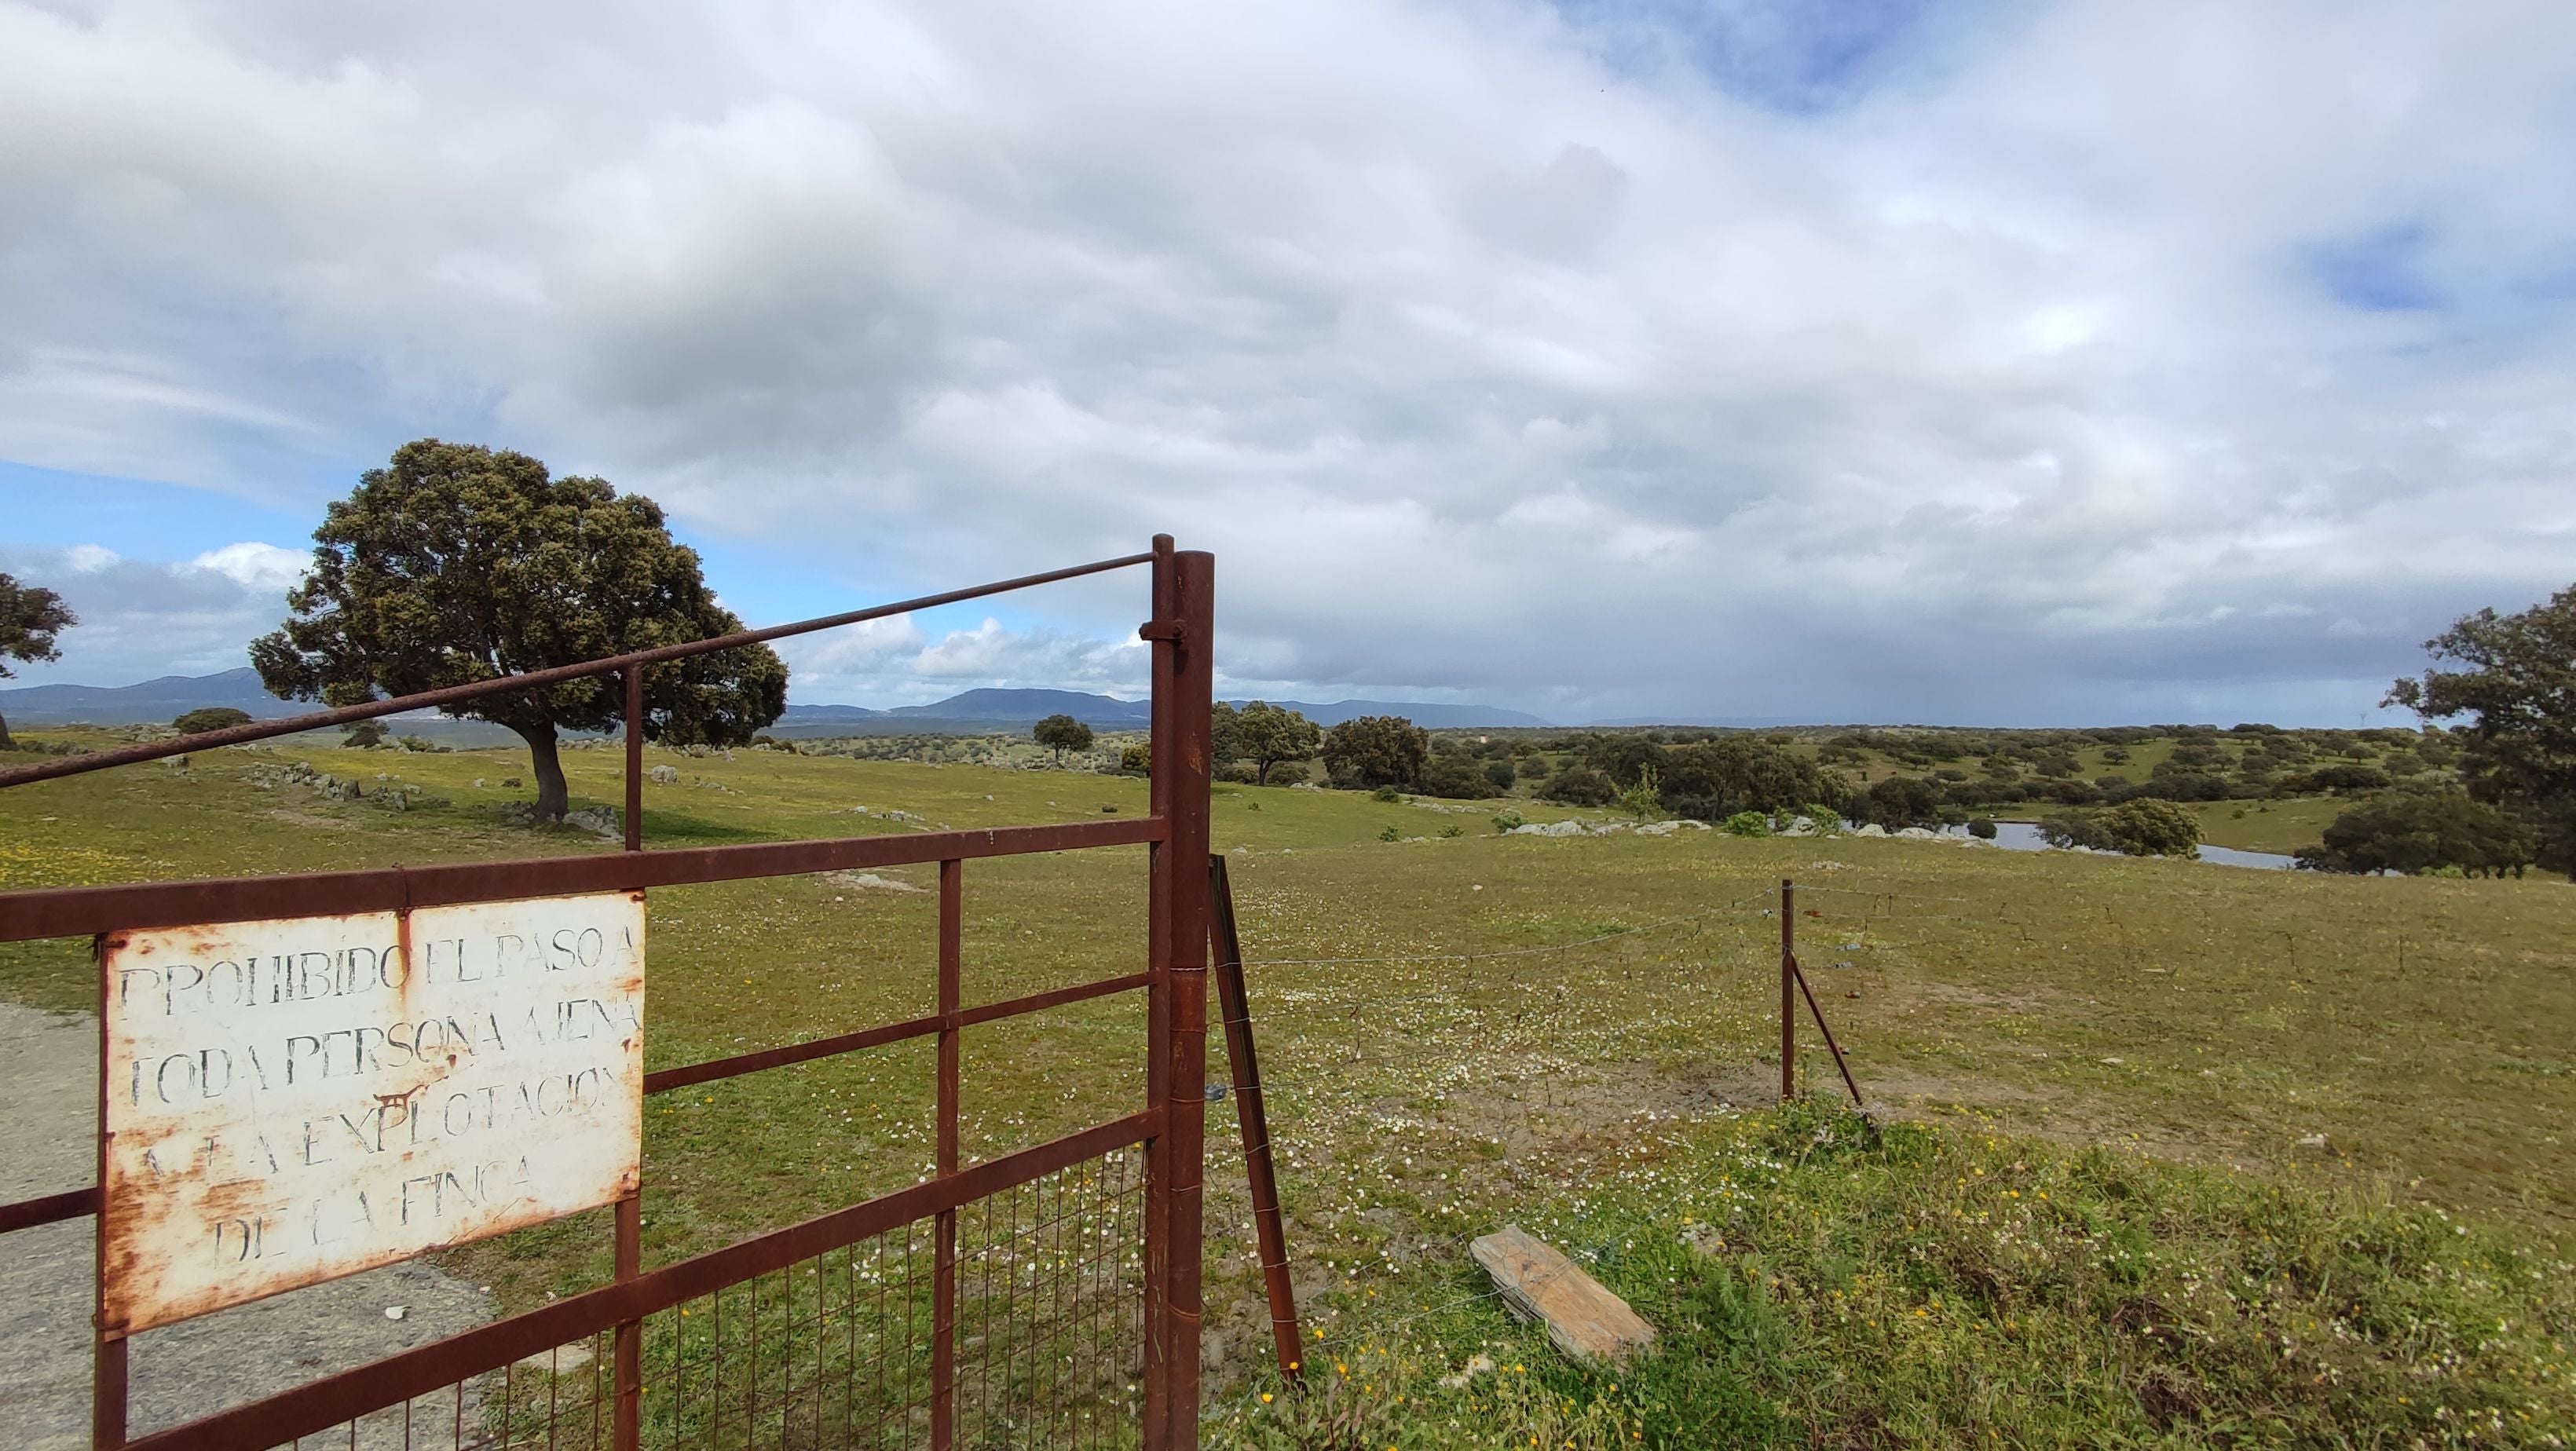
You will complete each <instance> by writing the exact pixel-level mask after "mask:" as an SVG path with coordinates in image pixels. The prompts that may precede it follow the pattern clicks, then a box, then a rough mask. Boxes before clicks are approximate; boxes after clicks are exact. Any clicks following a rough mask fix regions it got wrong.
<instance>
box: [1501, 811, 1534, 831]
mask: <svg viewBox="0 0 2576 1451" xmlns="http://www.w3.org/2000/svg"><path fill="white" fill-rule="evenodd" d="M1527 825H1529V818H1528V817H1526V816H1523V815H1521V814H1520V813H1519V812H1517V811H1497V812H1495V813H1494V830H1496V831H1511V830H1513V829H1515V828H1518V827H1523V826H1527Z"/></svg>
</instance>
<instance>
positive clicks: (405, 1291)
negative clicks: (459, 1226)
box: [0, 1003, 492, 1451]
mask: <svg viewBox="0 0 2576 1451" xmlns="http://www.w3.org/2000/svg"><path fill="white" fill-rule="evenodd" d="M0 1065H5V1071H0V1201H10V1200H18V1199H24V1198H28V1197H30V1196H32V1195H37V1194H49V1193H54V1192H57V1191H60V1190H64V1189H77V1188H79V1187H81V1186H82V1185H84V1184H88V1183H90V1182H92V1181H93V1179H94V1178H95V1177H96V1162H95V1161H96V1154H97V1148H96V1144H97V1134H96V1119H97V1107H96V1104H97V1094H98V1086H97V1085H98V1024H97V1020H96V1019H94V1018H91V1017H89V1016H86V1015H83V1016H79V1017H63V1016H58V1015H56V1014H52V1013H47V1012H43V1011H41V1010H38V1009H35V1008H26V1007H20V1006H18V1005H17V1004H14V1003H0ZM94 1259H95V1255H94V1251H93V1250H92V1247H91V1239H90V1223H89V1221H88V1220H86V1219H80V1220H73V1221H70V1222H67V1223H62V1224H49V1225H45V1226H43V1227H42V1228H39V1229H30V1230H24V1231H21V1232H19V1233H17V1234H12V1235H7V1236H0V1445H6V1446H8V1447H11V1448H18V1451H83V1448H86V1447H87V1446H88V1445H89V1389H90V1386H89V1382H90V1329H89V1326H90V1312H91V1309H92V1306H93V1299H92V1292H91V1275H92V1266H93V1263H94ZM395 1305H399V1306H402V1307H403V1318H402V1319H401V1320H398V1321H397V1320H389V1319H387V1318H386V1317H385V1311H386V1309H387V1308H388V1307H390V1306H395ZM491 1315H492V1307H491V1303H490V1299H489V1297H487V1296H485V1295H483V1294H481V1293H479V1292H478V1291H477V1290H476V1289H475V1287H474V1286H472V1285H469V1284H466V1283H464V1282H463V1281H461V1280H458V1279H456V1278H454V1277H453V1276H451V1275H448V1274H445V1273H443V1272H441V1271H440V1270H438V1269H436V1268H434V1267H433V1266H430V1265H428V1264H425V1263H418V1262H415V1263H412V1264H408V1265H395V1266H391V1267H389V1268H386V1269H381V1270H370V1271H368V1272H367V1273H365V1274H362V1275H352V1276H350V1277H349V1278H347V1279H345V1280H337V1281H333V1282H332V1283H330V1284H325V1285H315V1286H312V1287H310V1288H308V1289H302V1290H297V1291H294V1292H292V1293H289V1294H285V1295H280V1296H278V1297H276V1298H274V1299H271V1300H264V1301H261V1302H259V1303H257V1304H252V1305H241V1306H237V1307H235V1308H233V1309H230V1310H226V1311H222V1312H220V1313H218V1314H214V1315H209V1316H206V1317H204V1318H203V1319H199V1320H192V1321H189V1322H188V1323H186V1324H184V1325H173V1326H169V1327H167V1328H164V1329H160V1330H152V1331H146V1332H145V1333H144V1334H142V1335H139V1336H137V1337H135V1340H134V1346H133V1350H132V1361H131V1374H132V1377H133V1383H132V1393H131V1397H130V1402H129V1404H130V1406H131V1411H130V1413H129V1414H130V1423H129V1426H128V1430H129V1431H130V1433H131V1434H134V1435H138V1436H139V1435H142V1434H144V1433H145V1432H148V1431H154V1430H159V1429H160V1428H162V1427H165V1426H170V1425H174V1424H177V1423H178V1422H180V1421H184V1420H189V1419H192V1418H194V1417H197V1416H202V1415H205V1414H207V1413H208V1412H210V1411H215V1410H220V1409H222V1408H223V1407H225V1406H229V1405H236V1404H239V1403H240V1402H243V1401H247V1400H253V1399H256V1398H257V1397H260V1396H264V1395H268V1394H271V1393H273V1392H276V1391H281V1390H284V1389H286V1388H288V1387H289V1386H294V1385H298V1384H301V1383H303V1382H305V1381H308V1380H311V1379H313V1378H314V1377H316V1376H320V1375H327V1374H329V1373H331V1372H333V1371H338V1370H345V1369H347V1368H349V1367H350V1366H353V1365H358V1364H361V1363H363V1362H366V1361H369V1360H373V1359H375V1358H377V1357H379V1356H383V1355H387V1354H390V1353H392V1352H394V1351H397V1350H402V1349H407V1348H409V1347H411V1346H414V1345H419V1344H422V1343H424V1342H426V1341H430V1340H434V1339H437V1338H439V1337H440V1336H444V1335H452V1334H454V1333H455V1332H457V1331H459V1330H463V1329H465V1328H467V1327H469V1326H472V1325H476V1324H479V1323H481V1322H482V1321H484V1320H486V1319H489V1318H490V1317H491ZM465 1409H466V1419H467V1423H468V1425H469V1426H471V1425H473V1424H474V1422H475V1417H474V1402H473V1401H472V1400H471V1399H469V1400H468V1402H467V1406H466V1408H465ZM456 1410H457V1408H456V1406H455V1404H454V1402H453V1401H452V1400H442V1401H440V1402H439V1403H438V1404H437V1406H436V1407H435V1408H430V1407H427V1406H426V1405H425V1406H424V1407H423V1409H422V1410H421V1413H420V1414H421V1415H422V1416H423V1417H424V1420H423V1422H422V1424H423V1427H424V1428H426V1427H427V1426H428V1424H429V1422H430V1421H432V1420H435V1421H437V1422H439V1423H440V1424H439V1425H438V1428H437V1429H438V1430H439V1431H440V1432H442V1433H443V1432H445V1431H446V1430H447V1429H448V1427H449V1425H450V1424H452V1418H453V1417H454V1415H455V1414H456ZM380 1439H382V1440H386V1441H388V1442H390V1443H391V1444H396V1445H399V1444H401V1443H402V1438H401V1428H400V1426H399V1424H398V1423H397V1424H394V1425H390V1426H387V1427H383V1428H378V1427H375V1426H372V1425H371V1426H369V1427H367V1428H366V1433H364V1434H362V1435H361V1436H360V1438H359V1443H360V1444H361V1445H366V1444H370V1443H373V1442H376V1441H378V1440H380ZM446 1439H447V1437H446V1436H445V1435H444V1434H441V1435H437V1436H432V1437H426V1438H424V1439H423V1440H421V1442H420V1443H419V1444H422V1445H437V1444H441V1443H443V1442H444V1441H445V1440H446Z"/></svg>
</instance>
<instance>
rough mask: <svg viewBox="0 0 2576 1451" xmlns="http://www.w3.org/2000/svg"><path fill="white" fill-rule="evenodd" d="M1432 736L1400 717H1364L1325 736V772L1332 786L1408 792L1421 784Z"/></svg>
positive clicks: (1328, 732)
mask: <svg viewBox="0 0 2576 1451" xmlns="http://www.w3.org/2000/svg"><path fill="white" fill-rule="evenodd" d="M1430 754H1431V733H1430V732H1429V731H1426V730H1424V729H1423V728H1422V727H1420V726H1417V725H1415V724H1414V723H1413V722H1411V721H1409V720H1406V719H1405V718H1404V717H1402V716H1400V715H1363V716H1357V717H1354V718H1352V719H1350V720H1346V721H1344V722H1342V723H1341V724H1340V725H1337V726H1335V727H1333V728H1332V729H1331V730H1329V731H1326V732H1325V733H1324V744H1323V755H1324V766H1325V769H1327V770H1329V771H1331V772H1332V773H1333V783H1334V784H1335V785H1343V786H1359V787H1362V788H1370V787H1377V786H1396V787H1401V788H1403V789H1405V790H1411V789H1413V788H1414V787H1416V786H1419V785H1420V784H1422V767H1423V764H1424V762H1425V761H1426V760H1427V759H1428V758H1429V756H1430Z"/></svg>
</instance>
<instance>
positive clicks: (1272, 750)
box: [1228, 700, 1324, 786]
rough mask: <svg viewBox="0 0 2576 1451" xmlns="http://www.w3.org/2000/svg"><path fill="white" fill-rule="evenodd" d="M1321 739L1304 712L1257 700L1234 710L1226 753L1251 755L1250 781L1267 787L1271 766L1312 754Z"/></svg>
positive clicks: (1318, 746) (1319, 732) (1300, 759)
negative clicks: (1227, 751)
mask: <svg viewBox="0 0 2576 1451" xmlns="http://www.w3.org/2000/svg"><path fill="white" fill-rule="evenodd" d="M1323 739H1324V733H1323V731H1322V730H1321V729H1320V728H1318V727H1317V726H1316V724H1315V723H1314V722H1313V721H1310V720H1308V719H1306V717H1305V716H1304V715H1302V714H1300V713H1298V712H1297V711H1293V710H1289V709H1286V708H1285V707H1282V706H1276V705H1272V704H1271V703H1270V702H1268V701H1266V700H1256V701H1252V702H1250V703H1248V704H1246V705H1245V706H1244V707H1243V709H1242V710H1241V711H1238V712H1234V721H1233V727H1232V731H1231V745H1232V747H1233V749H1232V750H1231V751H1230V752H1229V753H1228V754H1229V755H1231V756H1243V757H1248V758H1250V760H1251V761H1252V768H1253V774H1252V779H1253V781H1254V782H1255V783H1256V784H1259V785H1265V786H1266V785H1268V784H1269V783H1270V770H1271V768H1272V767H1274V766H1276V765H1278V764H1279V763H1280V762H1282V761H1302V760H1305V759H1306V758H1307V757H1309V756H1312V755H1313V754H1315V752H1316V751H1317V750H1318V749H1319V748H1320V747H1321V745H1322V743H1323Z"/></svg>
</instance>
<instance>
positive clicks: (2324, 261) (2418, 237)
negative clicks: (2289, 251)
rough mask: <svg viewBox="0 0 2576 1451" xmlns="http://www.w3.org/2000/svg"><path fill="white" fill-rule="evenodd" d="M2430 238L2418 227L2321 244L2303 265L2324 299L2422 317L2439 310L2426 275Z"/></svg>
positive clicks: (2395, 228) (2389, 229)
mask: <svg viewBox="0 0 2576 1451" xmlns="http://www.w3.org/2000/svg"><path fill="white" fill-rule="evenodd" d="M2431 245H2432V233H2431V231H2430V229H2428V228H2426V227H2425V226H2424V225H2423V224H2422V223H2420V222H2408V223H2404V224H2402V225H2397V226H2390V227H2382V228H2380V229H2379V230H2377V231H2373V232H2365V233H2363V234H2362V235H2360V236H2358V237H2348V238H2345V239H2343V240H2341V241H2337V242H2321V243H2318V244H2316V245H2314V246H2311V247H2309V248H2308V249H2307V250H2306V252H2305V254H2304V256H2303V258H2302V260H2303V261H2304V263H2305V265H2306V267H2307V270H2308V273H2309V275H2310V276H2312V277H2314V278H2315V279H2316V282H2317V285H2318V286H2320V287H2322V288H2324V289H2325V292H2326V295H2327V296H2329V297H2331V298H2333V299H2334V300H2335V301H2337V302H2340V303H2342V304H2343V305H2344V306H2346V307H2349V308H2354V309H2357V310H2359V311H2362V312H2422V311H2426V310H2428V309H2432V308H2437V307H2440V306H2441V305H2442V295H2441V293H2440V292H2439V291H2438V290H2437V289H2436V288H2435V287H2434V285H2433V282H2432V279H2431V278H2430V277H2428V276H2427V275H2426V263H2427V258H2426V253H2427V252H2428V251H2429V250H2430V249H2431Z"/></svg>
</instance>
